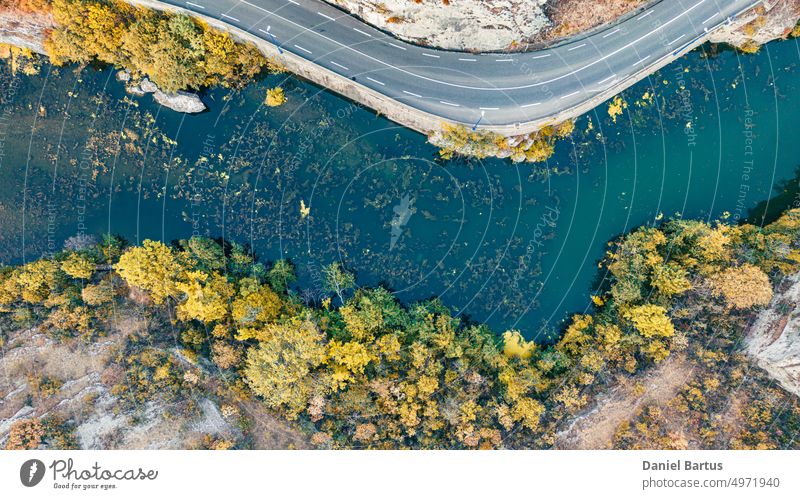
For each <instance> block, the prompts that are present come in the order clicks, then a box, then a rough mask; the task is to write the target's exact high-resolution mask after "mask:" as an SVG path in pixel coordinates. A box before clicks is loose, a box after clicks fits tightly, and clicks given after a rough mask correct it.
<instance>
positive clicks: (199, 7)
mask: <svg viewBox="0 0 800 499" xmlns="http://www.w3.org/2000/svg"><path fill="white" fill-rule="evenodd" d="M186 5H191V6H192V7H197V8H198V9H205V7H203V6H202V5H200V4H196V3H194V2H186Z"/></svg>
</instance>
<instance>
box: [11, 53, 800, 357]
mask: <svg viewBox="0 0 800 499" xmlns="http://www.w3.org/2000/svg"><path fill="white" fill-rule="evenodd" d="M799 62H800V46H799V45H798V42H797V41H796V40H790V41H784V42H775V43H771V44H769V45H767V46H765V47H764V48H763V49H762V50H761V51H760V52H759V53H758V54H756V55H752V56H750V55H742V54H738V53H736V52H734V51H731V50H718V49H715V48H714V47H712V46H709V45H706V46H703V47H701V48H700V49H698V50H695V51H694V52H692V53H691V54H689V55H688V56H686V57H684V58H682V59H681V60H679V61H677V62H676V63H674V64H672V65H670V66H667V67H666V68H664V69H663V70H661V71H660V72H658V73H656V74H653V75H651V76H650V77H649V78H648V79H646V80H644V81H642V82H640V83H638V84H637V85H635V86H633V87H632V88H630V89H629V90H627V91H626V92H625V93H624V94H623V97H624V100H625V102H627V108H626V109H624V110H623V112H622V113H621V114H620V115H619V116H617V118H616V121H614V120H613V119H612V117H611V116H609V113H608V112H607V110H608V106H607V105H603V106H601V107H599V108H597V109H595V110H594V111H593V112H590V113H588V114H586V115H584V116H582V117H581V118H580V119H579V120H578V121H577V123H576V131H575V133H574V134H573V137H572V138H571V139H570V140H567V141H564V142H562V143H560V144H559V145H558V147H557V149H556V153H555V155H554V156H553V157H552V158H551V159H550V160H549V161H547V162H546V163H542V164H527V163H524V164H514V163H511V162H510V161H508V160H499V159H485V160H475V159H471V160H464V159H455V160H451V161H443V160H440V159H439V158H438V154H437V151H436V149H435V148H434V147H432V146H430V145H429V144H427V143H426V141H425V138H424V137H422V136H421V135H419V134H416V133H414V132H411V131H409V130H405V129H403V128H402V127H400V126H397V125H395V124H394V123H392V122H390V121H388V120H386V119H384V118H382V117H380V116H376V115H375V113H374V112H372V111H370V110H367V109H363V108H361V107H359V106H357V105H355V104H353V103H351V102H349V101H347V100H345V99H342V98H340V97H338V96H336V95H333V94H331V93H328V92H326V91H324V90H322V89H320V88H318V87H316V86H314V85H312V84H309V83H307V82H303V81H300V80H297V79H295V78H293V77H291V76H287V75H269V76H266V77H264V78H263V79H261V80H259V81H256V82H253V83H252V84H250V85H248V86H247V87H246V88H244V89H240V90H232V89H222V88H219V89H213V90H210V91H208V92H206V93H205V94H204V95H203V99H204V101H205V102H206V103H207V104H208V105H209V108H210V110H209V111H208V112H206V113H203V114H200V115H195V116H188V115H180V114H177V113H175V112H173V111H170V110H167V109H163V108H160V107H159V106H158V105H157V104H155V103H154V102H153V101H152V99H151V97H150V96H145V97H132V96H128V95H126V93H125V92H124V89H123V87H122V85H121V84H120V83H119V82H117V81H116V80H115V78H114V72H113V71H111V70H109V69H97V68H91V67H90V68H84V69H79V68H76V67H63V68H55V67H51V66H49V65H48V64H45V63H42V64H41V65H40V66H41V67H40V71H39V73H38V74H35V75H30V76H27V75H23V74H16V75H13V74H12V73H11V72H10V68H9V66H8V64H7V63H6V62H0V99H2V101H1V102H2V104H0V146H1V147H0V224H1V225H0V261H2V262H3V263H6V264H12V263H20V262H24V261H30V260H32V259H35V258H38V257H40V256H42V255H49V254H52V253H53V252H55V251H58V250H59V249H61V248H62V247H63V244H64V241H65V240H66V239H67V238H69V237H72V236H75V235H77V234H87V235H99V234H103V233H106V232H111V233H116V234H120V235H122V236H124V237H125V238H127V239H128V240H129V241H131V242H140V241H141V240H143V239H147V238H150V239H161V240H164V241H170V240H173V239H177V238H186V237H189V236H191V235H192V234H199V235H206V236H211V237H223V238H225V239H227V240H230V241H234V242H239V243H244V244H249V245H251V246H252V247H253V248H254V249H255V251H256V253H257V254H258V255H260V257H261V258H262V259H263V260H271V259H275V258H281V257H284V258H289V259H291V260H292V261H293V262H295V264H296V266H297V269H298V273H299V276H300V286H301V287H302V288H303V289H306V290H307V291H306V294H307V296H308V297H309V298H311V297H317V296H319V293H320V291H319V288H320V268H321V266H322V265H325V264H327V263H330V262H332V261H342V262H343V263H344V264H345V266H347V267H348V268H350V269H352V270H354V271H355V272H356V273H357V277H358V281H359V284H361V285H376V284H379V283H382V284H385V285H386V286H388V287H389V288H390V289H392V290H393V291H394V292H395V293H397V295H398V297H399V298H400V299H401V300H403V301H404V302H412V301H414V300H419V299H424V298H429V297H433V296H438V297H441V299H442V300H443V302H444V303H445V304H446V305H448V306H450V307H451V308H452V309H453V310H455V311H456V313H458V314H462V315H464V316H467V317H469V318H471V319H473V320H476V321H482V322H487V323H488V324H489V325H490V326H492V327H493V328H494V329H496V330H499V331H503V330H505V329H510V328H515V329H519V330H520V331H521V332H522V333H523V334H524V335H525V336H526V337H528V338H535V339H537V340H538V341H547V340H548V339H552V338H553V337H554V336H555V335H556V334H557V332H558V330H559V327H560V324H561V322H562V321H563V320H564V319H565V318H567V317H569V316H570V315H571V314H573V313H577V312H582V311H584V310H587V309H588V308H589V307H590V306H591V300H590V295H591V294H592V293H593V289H594V288H595V287H596V286H597V285H598V283H599V282H600V280H601V279H602V277H603V276H602V275H600V274H599V273H598V265H597V264H598V261H599V259H600V258H602V256H603V254H604V252H605V248H606V245H607V242H608V241H609V240H611V239H613V238H615V237H617V236H618V235H620V234H622V233H624V232H627V231H629V230H630V229H632V228H634V227H637V226H640V225H642V224H652V223H658V220H660V219H662V218H669V217H680V216H682V217H686V218H700V219H706V220H715V219H718V218H720V217H727V218H728V219H729V220H739V219H744V218H746V217H748V216H749V217H751V218H753V219H756V220H760V218H759V215H758V213H753V209H754V208H755V207H756V206H759V210H761V211H764V210H766V211H767V212H773V211H774V208H775V207H774V206H772V207H770V206H768V205H767V204H766V203H765V201H767V200H768V199H770V197H771V196H772V195H773V194H774V188H775V186H778V185H784V184H785V183H786V182H790V181H791V180H792V179H794V178H795V170H796V168H797V166H798V164H800V161H798V158H800V141H798V140H796V139H795V137H796V135H797V131H798V130H800V113H798V112H797V111H798V110H800V86H798V83H799V82H800V80H799V79H798V77H797V76H798V63H799ZM276 85H280V86H282V87H283V88H284V89H285V91H286V95H287V97H288V102H287V103H286V104H285V105H284V106H281V107H278V108H268V107H265V106H263V105H262V102H263V99H264V96H265V93H266V89H267V88H270V87H273V86H276ZM759 203H761V204H760V205H759ZM301 207H306V208H307V209H308V211H307V214H305V213H303V212H302V210H301ZM759 213H760V212H759Z"/></svg>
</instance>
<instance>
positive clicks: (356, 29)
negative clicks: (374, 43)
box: [353, 28, 372, 38]
mask: <svg viewBox="0 0 800 499" xmlns="http://www.w3.org/2000/svg"><path fill="white" fill-rule="evenodd" d="M353 31H358V32H359V33H361V34H362V35H364V36H368V37H370V38H372V35H370V34H369V33H364V32H363V31H361V30H360V29H358V28H353Z"/></svg>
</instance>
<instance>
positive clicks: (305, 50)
mask: <svg viewBox="0 0 800 499" xmlns="http://www.w3.org/2000/svg"><path fill="white" fill-rule="evenodd" d="M295 47H297V48H298V49H300V50H302V51H303V52H307V53H309V54H313V52H311V51H310V50H308V49H307V48H305V47H301V46H300V45H295Z"/></svg>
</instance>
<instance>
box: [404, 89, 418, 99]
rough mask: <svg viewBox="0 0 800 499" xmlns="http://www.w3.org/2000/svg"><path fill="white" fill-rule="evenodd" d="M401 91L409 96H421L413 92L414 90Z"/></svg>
mask: <svg viewBox="0 0 800 499" xmlns="http://www.w3.org/2000/svg"><path fill="white" fill-rule="evenodd" d="M403 93H404V94H408V95H411V96H413V97H419V98H420V99H421V98H422V96H421V95H419V94H415V93H414V92H409V91H408V90H403Z"/></svg>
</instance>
